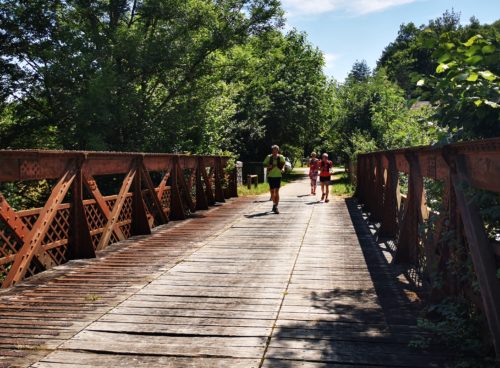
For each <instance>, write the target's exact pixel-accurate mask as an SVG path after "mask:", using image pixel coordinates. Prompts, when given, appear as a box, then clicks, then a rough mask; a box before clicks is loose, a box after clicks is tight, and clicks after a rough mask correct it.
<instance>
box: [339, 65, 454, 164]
mask: <svg viewBox="0 0 500 368" xmlns="http://www.w3.org/2000/svg"><path fill="white" fill-rule="evenodd" d="M359 68H360V67H359V66H357V65H355V66H354V67H353V69H355V70H354V71H353V72H351V75H352V76H354V75H358V74H359V73H358V71H356V70H357V69H359ZM333 110H334V114H333V117H332V120H333V124H332V125H331V130H330V136H331V137H332V138H331V139H330V140H329V144H330V147H331V149H332V150H333V151H334V152H336V153H337V154H338V155H340V156H341V159H342V161H344V162H346V161H349V160H351V161H354V160H355V157H356V156H357V154H359V153H363V152H370V151H376V150H381V149H393V148H400V147H408V146H415V145H426V144H433V143H435V142H436V141H437V140H438V139H439V137H440V136H441V135H443V134H445V133H444V132H443V131H442V129H441V128H439V127H437V126H436V124H435V123H433V122H432V121H431V120H430V116H431V114H432V109H431V108H430V107H428V106H422V107H412V106H409V102H408V101H407V100H406V99H405V97H404V91H403V90H402V89H401V88H400V87H399V86H398V85H397V84H395V83H394V82H391V81H389V80H388V78H387V76H386V74H385V70H384V69H380V70H379V71H377V72H376V73H375V75H370V76H368V77H363V78H360V77H356V78H354V77H350V78H348V79H347V81H346V83H345V84H343V85H337V86H336V90H335V100H334V107H333Z"/></svg>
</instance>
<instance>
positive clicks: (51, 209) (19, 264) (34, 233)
mask: <svg viewBox="0 0 500 368" xmlns="http://www.w3.org/2000/svg"><path fill="white" fill-rule="evenodd" d="M76 173H77V163H76V161H75V160H71V161H70V162H69V163H68V166H67V168H66V171H65V173H64V174H63V175H62V177H61V178H60V179H59V181H58V182H57V184H56V185H55V186H54V188H53V189H52V193H51V194H50V197H49V199H48V200H47V202H46V203H45V206H44V207H43V208H42V210H41V211H40V215H39V216H38V219H37V220H36V222H35V224H34V225H33V228H32V229H31V230H30V232H29V233H28V235H27V236H26V237H25V239H24V243H23V246H22V247H21V249H20V250H19V251H18V252H17V254H16V257H15V258H14V262H13V264H12V267H11V269H10V271H9V273H8V274H7V276H6V278H5V280H4V282H3V285H2V287H4V288H5V287H10V286H13V285H14V284H15V283H16V282H18V281H20V280H22V279H23V278H24V275H25V274H26V272H27V270H28V267H29V265H30V263H31V260H32V259H33V257H34V256H35V255H37V254H40V252H43V247H42V241H43V239H44V237H45V235H46V234H47V230H48V229H49V227H50V224H51V223H52V220H53V219H54V217H55V216H56V214H57V207H58V205H59V204H60V203H61V202H62V200H63V199H64V197H65V196H66V193H67V192H68V189H69V188H70V186H71V183H72V182H73V180H74V179H75V176H76Z"/></svg>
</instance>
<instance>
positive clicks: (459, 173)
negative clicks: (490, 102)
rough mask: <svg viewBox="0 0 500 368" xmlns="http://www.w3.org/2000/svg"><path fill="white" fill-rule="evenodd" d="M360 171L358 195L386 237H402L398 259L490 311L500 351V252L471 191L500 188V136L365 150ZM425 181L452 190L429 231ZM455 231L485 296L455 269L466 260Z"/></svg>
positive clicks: (446, 191) (429, 280)
mask: <svg viewBox="0 0 500 368" xmlns="http://www.w3.org/2000/svg"><path fill="white" fill-rule="evenodd" d="M356 171H357V175H356V176H357V187H356V197H357V198H358V201H359V202H360V203H362V204H363V205H364V208H365V209H366V210H367V212H368V213H370V216H371V218H372V219H373V220H375V221H377V222H380V228H379V231H378V235H379V237H382V238H383V237H387V238H393V239H396V252H395V262H397V263H400V264H410V265H414V266H416V267H417V268H419V269H421V270H422V274H423V281H424V283H426V284H427V285H428V286H430V285H432V284H433V283H434V282H435V281H436V280H435V278H436V276H437V275H439V277H440V279H439V280H440V282H441V283H444V285H443V288H442V289H443V293H446V294H448V295H450V294H454V295H458V294H459V295H462V296H465V297H467V298H469V300H471V302H473V303H475V304H476V305H477V306H478V307H479V308H480V309H481V310H483V311H484V314H485V316H486V318H487V321H488V326H489V330H490V332H491V336H492V338H493V344H494V347H495V350H496V352H497V356H500V280H499V279H498V278H497V276H496V273H497V268H498V267H499V265H500V258H499V257H500V252H499V249H498V246H497V247H496V248H495V244H492V242H491V241H490V240H489V239H488V236H487V234H486V231H485V226H484V223H483V220H482V217H481V214H480V211H479V208H478V206H477V205H476V204H475V203H474V202H473V201H471V200H470V199H469V198H468V196H467V195H466V194H467V193H466V191H467V188H476V189H482V190H487V191H490V192H494V193H499V192H500V139H498V138H495V139H489V140H482V141H473V142H466V143H458V144H451V145H443V146H433V147H416V148H409V149H400V150H392V151H381V152H373V153H368V154H360V155H359V156H358V158H357V169H356ZM400 173H404V174H406V175H408V193H407V196H406V198H405V197H402V196H401V193H400V181H399V176H400ZM424 178H428V179H432V180H438V181H440V182H442V183H443V187H444V189H443V200H442V209H440V211H439V213H436V214H435V216H434V217H436V218H437V219H436V221H435V223H434V226H432V227H430V229H431V230H427V233H426V232H425V231H422V229H424V228H425V227H424V226H423V225H424V223H425V222H426V221H427V220H428V218H429V215H430V213H429V209H428V206H427V201H426V193H425V190H424ZM428 179H426V180H428ZM450 234H453V237H454V239H453V241H454V242H455V244H457V243H461V244H463V245H464V246H463V247H462V249H466V250H467V252H468V253H469V255H470V258H471V259H472V263H473V265H474V270H475V274H476V276H477V281H478V284H479V288H480V296H477V297H476V295H474V291H473V288H472V287H471V284H472V283H473V280H468V281H465V282H464V281H463V280H460V275H454V274H453V273H452V272H450V271H449V270H448V269H447V265H448V263H449V262H450V260H453V259H455V260H456V259H457V258H459V257H461V255H459V254H455V253H456V251H455V250H454V248H453V247H452V246H451V245H450V241H449V237H450ZM454 252H455V253H454ZM462 257H463V255H462ZM459 259H460V258H459ZM424 286H425V285H424ZM429 289H432V288H429ZM443 296H445V295H431V296H430V297H431V298H434V299H436V298H441V297H443Z"/></svg>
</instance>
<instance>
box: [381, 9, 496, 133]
mask: <svg viewBox="0 0 500 368" xmlns="http://www.w3.org/2000/svg"><path fill="white" fill-rule="evenodd" d="M499 37H500V22H499V21H497V22H495V23H494V24H492V25H481V24H480V23H479V22H478V21H477V19H475V18H471V20H470V22H469V24H468V25H465V26H462V25H461V24H460V14H459V13H455V12H454V11H451V12H448V11H447V12H445V13H444V14H443V15H442V16H441V17H439V18H437V19H435V20H432V21H430V22H429V23H428V24H427V25H422V26H420V27H416V26H415V25H414V24H412V23H409V24H403V25H402V26H401V28H400V32H399V34H398V37H397V38H396V40H395V41H394V42H393V43H391V44H390V45H389V46H388V47H387V48H386V49H385V50H384V52H383V54H382V57H381V58H380V60H379V62H378V66H377V69H378V70H380V69H385V70H386V72H387V75H388V77H389V79H390V80H391V81H394V82H396V83H397V84H398V85H399V86H400V87H401V88H403V89H404V90H405V94H406V96H407V97H411V98H415V99H418V100H427V101H430V102H431V103H432V105H433V107H434V114H433V116H432V120H433V121H434V122H435V123H436V124H437V125H439V126H440V127H441V128H442V129H443V131H444V132H446V133H447V134H445V135H446V136H447V137H446V138H447V140H452V141H457V140H466V139H476V138H487V137H495V136H499V135H500V124H499V122H500V115H499V111H500V110H499V98H500V96H499V80H498V75H499V73H500V62H499V60H500V57H499V56H500V49H499V45H498V44H499ZM441 138H445V137H444V136H442V135H441Z"/></svg>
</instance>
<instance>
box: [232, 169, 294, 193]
mask: <svg viewBox="0 0 500 368" xmlns="http://www.w3.org/2000/svg"><path fill="white" fill-rule="evenodd" d="M303 176H304V174H303V173H302V172H301V171H299V170H292V171H291V172H288V173H286V174H285V175H283V178H282V179H281V186H282V187H283V186H285V185H286V184H288V183H290V182H292V181H294V180H297V179H300V178H302V177H303ZM268 192H269V184H267V183H259V184H258V185H257V187H255V186H253V185H252V187H251V188H250V189H248V187H247V186H246V184H245V185H241V186H238V196H240V197H244V196H251V195H259V194H263V193H268Z"/></svg>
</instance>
